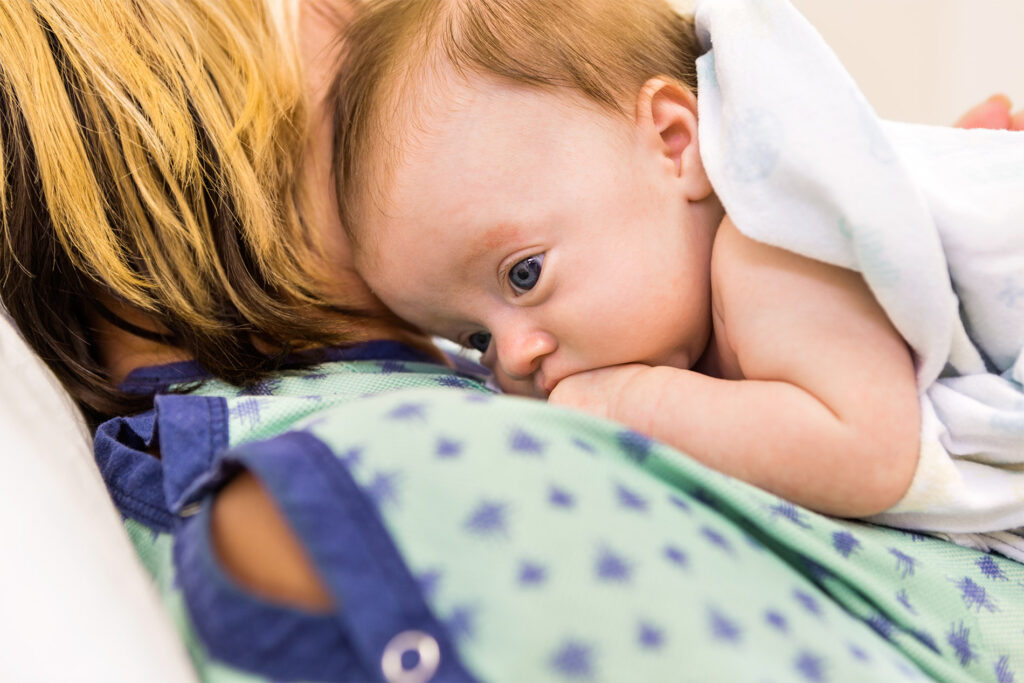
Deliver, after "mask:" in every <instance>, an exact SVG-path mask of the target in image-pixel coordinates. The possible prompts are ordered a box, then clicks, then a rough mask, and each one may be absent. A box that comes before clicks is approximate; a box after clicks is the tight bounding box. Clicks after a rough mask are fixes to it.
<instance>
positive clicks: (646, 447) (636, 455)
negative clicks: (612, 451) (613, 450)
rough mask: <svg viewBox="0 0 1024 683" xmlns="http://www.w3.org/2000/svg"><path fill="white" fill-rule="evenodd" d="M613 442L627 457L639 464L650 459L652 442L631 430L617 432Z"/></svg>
mask: <svg viewBox="0 0 1024 683" xmlns="http://www.w3.org/2000/svg"><path fill="white" fill-rule="evenodd" d="M615 440H616V441H617V442H618V444H619V448H621V449H622V451H623V452H624V453H625V454H626V456H627V457H629V458H631V459H632V460H635V461H636V462H640V463H642V462H644V461H646V460H647V458H648V457H650V455H651V449H652V448H653V447H654V441H652V440H651V439H649V438H648V437H646V436H644V435H643V434H640V433H638V432H634V431H632V430H625V431H621V432H619V433H618V434H616V435H615Z"/></svg>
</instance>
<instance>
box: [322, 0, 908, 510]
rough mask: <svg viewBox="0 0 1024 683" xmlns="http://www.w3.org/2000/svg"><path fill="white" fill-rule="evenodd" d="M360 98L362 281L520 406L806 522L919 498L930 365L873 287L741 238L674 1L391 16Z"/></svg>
mask: <svg viewBox="0 0 1024 683" xmlns="http://www.w3.org/2000/svg"><path fill="white" fill-rule="evenodd" d="M348 38H349V41H350V42H349V52H348V56H347V58H346V61H345V63H344V65H343V68H342V75H341V76H340V79H339V83H338V84H337V87H336V90H335V91H336V92H337V93H344V96H338V111H339V118H338V130H337V138H338V140H337V153H336V157H335V167H336V172H337V181H338V186H339V201H340V205H341V211H342V217H343V220H344V224H345V225H346V228H347V229H348V230H349V231H350V236H351V238H352V241H353V244H354V248H355V250H356V263H357V267H358V268H359V270H360V272H361V274H362V275H363V277H364V278H365V279H366V280H367V282H368V283H369V284H370V286H371V287H372V288H373V290H374V292H375V293H376V294H377V295H378V296H379V297H380V298H381V299H382V300H383V301H384V302H385V303H386V304H387V305H388V306H389V307H390V308H391V309H392V310H393V311H394V312H395V313H397V314H398V315H399V316H401V317H402V318H404V319H406V320H408V321H410V322H412V323H414V324H415V325H417V326H419V327H420V328H422V329H423V330H425V331H427V332H429V333H432V334H435V335H439V336H442V337H446V338H449V339H452V340H454V341H456V342H458V343H460V344H463V345H466V346H470V347H473V348H476V349H478V350H480V351H482V352H483V353H484V362H485V364H487V365H488V366H490V367H491V368H492V369H493V370H494V372H495V374H496V377H497V379H498V381H499V384H501V385H502V387H503V388H505V389H506V390H511V391H514V392H516V393H524V394H529V395H533V396H537V397H547V399H548V400H549V401H550V402H552V403H557V404H561V405H565V406H570V407H573V408H577V409H580V410H583V411H586V412H589V413H593V414H596V415H599V416H603V417H608V418H611V419H614V420H617V421H620V422H622V423H624V424H626V425H629V426H630V427H632V428H633V429H636V430H638V431H640V432H643V433H645V434H647V435H649V436H651V437H653V438H656V439H658V440H660V441H663V442H665V443H668V444H670V445H672V446H674V447H676V448H678V449H679V450H681V451H683V452H685V453H687V454H689V455H691V456H692V457H694V458H696V459H698V460H700V461H701V462H703V463H705V464H707V465H709V466H710V467H713V468H715V469H717V470H720V471H722V472H725V473H727V474H730V475H732V476H735V477H738V478H741V479H743V480H746V481H748V482H750V483H752V484H755V485H757V486H759V487H761V488H764V489H766V490H769V491H771V492H773V493H775V494H777V495H779V496H782V497H784V498H786V499H789V500H791V501H794V502H796V503H798V504H801V505H803V506H805V507H808V508H811V509H814V510H817V511H820V512H824V513H827V514H832V515H837V516H846V517H865V516H871V515H875V514H877V513H880V512H883V511H885V510H887V509H889V508H891V507H892V506H893V505H895V504H896V503H897V502H898V501H900V500H901V498H903V496H904V495H905V494H906V492H907V491H908V489H909V488H910V486H911V482H912V480H913V479H914V475H915V471H916V468H917V465H918V456H919V452H920V449H921V446H920V431H921V413H920V403H919V394H918V384H917V378H916V376H915V359H914V356H913V354H912V352H911V350H910V349H909V348H908V345H907V343H906V342H905V340H904V339H903V337H902V336H901V334H900V333H899V332H898V331H897V330H896V328H895V327H894V325H893V324H892V323H891V322H890V319H889V317H888V316H887V314H886V311H885V310H884V309H883V308H882V306H881V305H880V304H879V303H878V301H877V300H876V297H875V296H874V295H873V294H872V291H871V289H869V287H868V285H867V284H866V282H865V280H864V278H862V276H861V275H860V274H859V273H858V272H855V271H854V270H848V269H845V268H842V267H838V266H836V265H830V264H829V263H826V262H824V261H821V260H815V259H811V258H807V257H805V256H801V255H799V254H797V253H795V252H793V251H788V250H784V249H780V248H777V247H773V246H769V245H768V244H765V243H763V242H759V241H755V240H753V239H751V238H749V237H747V236H745V235H744V231H741V230H740V229H737V227H736V225H734V224H733V221H732V220H731V219H730V216H729V215H726V213H725V211H724V209H723V206H722V202H721V201H720V200H719V197H718V196H717V195H716V191H715V188H713V187H712V185H711V182H710V181H709V178H708V173H707V171H706V170H705V166H704V161H703V159H702V155H701V150H700V147H699V144H698V120H697V101H696V96H695V93H696V87H697V84H696V80H697V79H696V67H695V60H696V58H697V57H698V56H699V54H700V53H701V52H702V50H701V49H700V48H699V44H698V40H697V36H696V32H695V30H694V26H693V23H692V20H691V19H689V18H687V17H683V16H680V15H679V14H677V13H676V12H675V11H673V10H672V9H671V8H670V7H669V6H668V5H667V4H666V3H665V2H659V1H658V0H631V1H630V2H623V1H622V0H507V1H503V2H494V1H493V0H379V1H378V2H375V3H373V4H371V5H370V7H369V9H368V10H367V12H366V13H365V15H364V16H363V17H362V18H361V19H360V20H359V21H358V22H357V23H356V24H355V26H354V27H353V32H352V33H351V34H350V36H349V37H348Z"/></svg>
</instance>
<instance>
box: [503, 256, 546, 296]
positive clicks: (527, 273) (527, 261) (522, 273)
mask: <svg viewBox="0 0 1024 683" xmlns="http://www.w3.org/2000/svg"><path fill="white" fill-rule="evenodd" d="M543 263H544V254H538V255H537V256H531V257H529V258H524V259H523V260H522V261H520V262H519V263H517V264H515V265H514V266H512V269H511V270H510V271H508V282H509V284H510V285H512V289H514V290H516V293H518V294H522V293H523V292H528V291H530V290H531V289H533V288H534V287H535V286H536V285H537V280H539V279H540V269H541V265H542V264H543Z"/></svg>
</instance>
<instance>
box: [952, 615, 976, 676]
mask: <svg viewBox="0 0 1024 683" xmlns="http://www.w3.org/2000/svg"><path fill="white" fill-rule="evenodd" d="M946 642H947V643H949V644H950V646H951V647H952V648H953V651H954V652H955V653H956V657H957V659H958V660H959V661H960V666H962V667H966V666H967V665H968V664H970V663H971V662H973V661H974V660H975V659H977V658H978V655H977V654H975V652H974V648H972V647H971V630H970V629H969V628H967V627H966V626H964V622H962V621H961V622H959V623H957V624H953V625H952V626H951V627H950V629H949V633H947V634H946Z"/></svg>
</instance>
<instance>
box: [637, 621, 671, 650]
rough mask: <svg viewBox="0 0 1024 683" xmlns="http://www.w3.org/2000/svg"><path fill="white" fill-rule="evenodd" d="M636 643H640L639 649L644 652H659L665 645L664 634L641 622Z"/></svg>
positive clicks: (654, 627)
mask: <svg viewBox="0 0 1024 683" xmlns="http://www.w3.org/2000/svg"><path fill="white" fill-rule="evenodd" d="M637 641H638V642H639V643H640V647H642V648H643V649H645V650H659V649H661V646H662V645H664V644H665V633H664V631H662V630H661V629H660V628H657V627H656V626H652V625H651V624H648V623H646V622H641V623H640V631H639V633H638V635H637Z"/></svg>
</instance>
